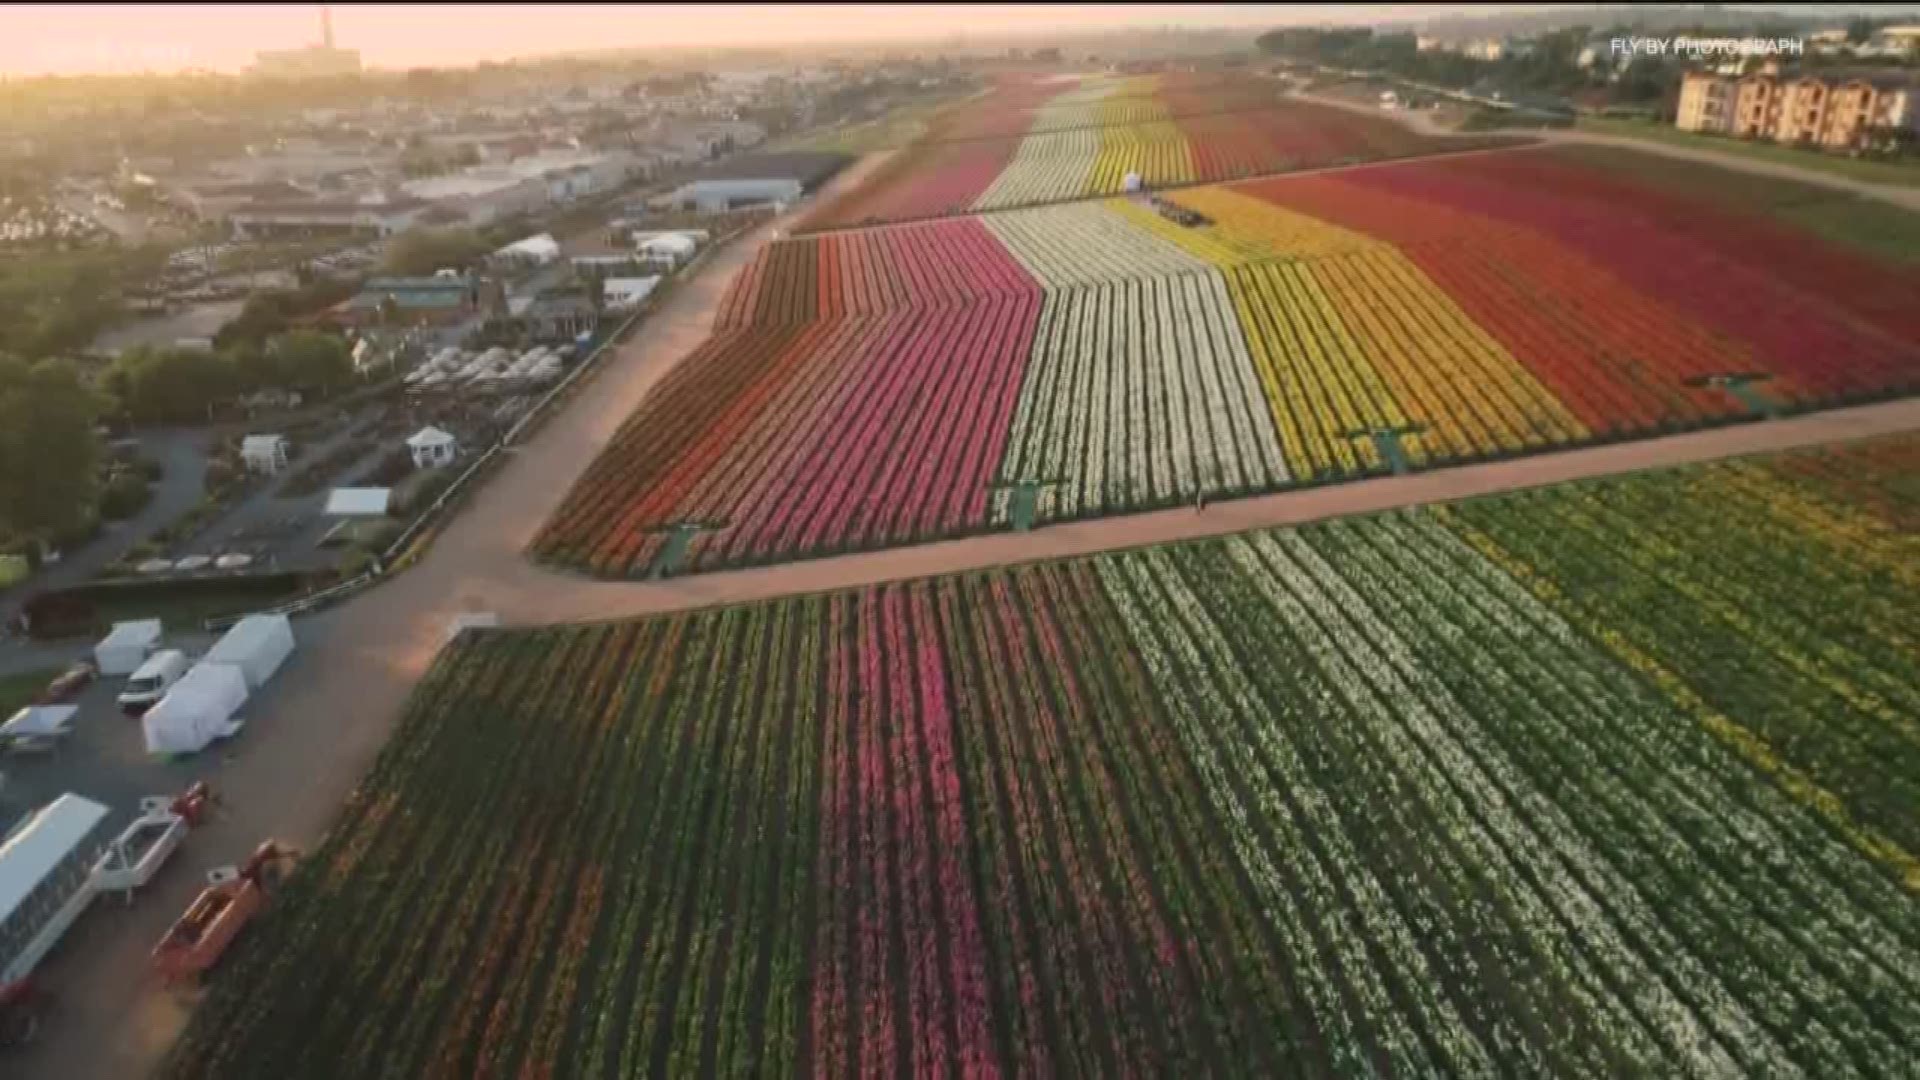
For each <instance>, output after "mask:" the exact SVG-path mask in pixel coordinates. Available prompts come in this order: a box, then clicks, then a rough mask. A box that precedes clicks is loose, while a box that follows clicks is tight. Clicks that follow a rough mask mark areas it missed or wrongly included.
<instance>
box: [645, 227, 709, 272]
mask: <svg viewBox="0 0 1920 1080" xmlns="http://www.w3.org/2000/svg"><path fill="white" fill-rule="evenodd" d="M638 246H639V252H640V258H641V259H643V260H645V261H647V262H654V263H662V264H665V265H667V266H670V267H677V266H679V265H680V264H681V263H683V262H686V261H687V260H688V259H690V258H692V257H693V251H694V249H695V248H697V247H699V245H698V244H697V243H695V242H694V239H693V237H691V236H683V235H681V234H680V233H663V234H662V235H660V236H655V237H651V238H649V239H646V240H642V241H640V244H639V245H638Z"/></svg>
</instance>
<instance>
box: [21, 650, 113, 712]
mask: <svg viewBox="0 0 1920 1080" xmlns="http://www.w3.org/2000/svg"><path fill="white" fill-rule="evenodd" d="M99 674H100V669H99V668H98V667H95V666H94V663H93V661H91V660H75V661H74V662H73V665H72V666H71V667H69V668H67V670H65V671H63V672H61V673H60V674H58V675H56V676H54V678H53V681H52V682H50V683H48V684H47V688H46V689H45V690H42V691H40V696H39V697H38V698H35V699H34V702H33V703H34V704H35V705H58V704H61V703H62V702H67V701H72V700H73V699H74V698H76V697H78V696H79V694H80V691H82V690H84V689H86V688H87V684H89V683H91V682H93V680H94V679H95V678H96V677H97V676H98V675H99Z"/></svg>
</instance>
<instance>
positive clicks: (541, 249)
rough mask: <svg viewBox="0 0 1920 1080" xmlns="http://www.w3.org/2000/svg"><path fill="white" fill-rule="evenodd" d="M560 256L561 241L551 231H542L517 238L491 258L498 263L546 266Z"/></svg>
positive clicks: (520, 265) (518, 265)
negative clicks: (536, 234) (538, 233)
mask: <svg viewBox="0 0 1920 1080" xmlns="http://www.w3.org/2000/svg"><path fill="white" fill-rule="evenodd" d="M559 257H560V242H559V241H557V240H555V239H554V238H553V236H552V234H550V233H541V234H540V235H538V236H529V237H526V238H525V239H522V240H515V241H514V242H513V243H511V244H508V245H507V246H506V247H503V248H501V249H500V250H498V251H496V252H494V253H493V255H492V256H491V259H492V261H493V262H494V263H495V264H498V265H506V266H514V267H534V266H545V265H547V264H548V263H550V262H553V261H554V260H556V259H558V258H559Z"/></svg>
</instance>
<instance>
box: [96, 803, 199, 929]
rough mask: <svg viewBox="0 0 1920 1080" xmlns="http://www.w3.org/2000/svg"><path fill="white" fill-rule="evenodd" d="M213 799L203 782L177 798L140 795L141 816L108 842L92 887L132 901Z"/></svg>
mask: <svg viewBox="0 0 1920 1080" xmlns="http://www.w3.org/2000/svg"><path fill="white" fill-rule="evenodd" d="M212 800H213V794H212V791H211V790H210V789H209V788H208V787H207V785H206V784H205V783H204V782H201V783H197V784H195V785H193V786H192V787H191V788H188V789H187V791H186V793H185V794H182V795H179V796H176V797H174V798H168V797H166V796H165V795H149V796H147V797H146V798H144V799H141V800H140V816H139V817H137V818H135V819H133V820H132V821H130V822H128V823H127V827H126V828H124V829H122V830H120V835H119V836H116V837H114V838H113V839H112V840H111V841H109V842H108V843H107V849H106V850H105V851H103V852H101V853H100V859H99V861H98V862H96V863H94V864H93V878H92V887H93V890H94V891H95V892H117V893H119V894H120V895H121V897H122V898H123V899H124V900H126V902H127V903H129V904H131V903H132V902H133V891H134V890H135V889H138V888H140V887H141V886H143V885H145V884H146V883H147V882H149V881H152V880H153V875H155V874H157V873H159V872H160V867H161V865H162V864H163V863H165V862H166V861H167V859H169V858H170V857H172V855H173V853H174V852H175V851H177V850H179V848H180V845H181V843H182V842H184V841H185V840H186V838H187V830H188V829H190V828H192V827H193V826H194V825H196V824H198V823H199V820H200V817H201V815H203V814H205V813H206V812H207V807H208V804H209V803H211V802H212Z"/></svg>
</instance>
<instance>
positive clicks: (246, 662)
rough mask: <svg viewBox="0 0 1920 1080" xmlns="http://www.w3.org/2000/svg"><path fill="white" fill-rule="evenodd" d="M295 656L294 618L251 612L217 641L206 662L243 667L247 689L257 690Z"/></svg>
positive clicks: (209, 651)
mask: <svg viewBox="0 0 1920 1080" xmlns="http://www.w3.org/2000/svg"><path fill="white" fill-rule="evenodd" d="M292 655H293V620H292V619H289V618H287V617H286V616H285V615H249V616H247V617H246V618H244V619H241V620H240V621H239V622H237V623H234V624H233V626H232V628H231V629H229V630H228V631H227V632H226V633H225V634H224V635H222V636H221V638H220V640H219V641H216V642H214V643H213V648H211V649H208V650H207V655H206V656H205V657H204V658H203V661H202V662H203V663H208V664H231V665H233V666H234V667H237V668H239V669H240V673H241V674H242V675H244V676H246V679H247V688H248V689H249V690H257V689H259V688H260V687H261V686H262V685H264V684H265V683H266V681H267V680H268V679H271V678H273V673H274V672H276V671H278V670H280V665H281V664H283V663H286V660H287V657H289V656H292Z"/></svg>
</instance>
